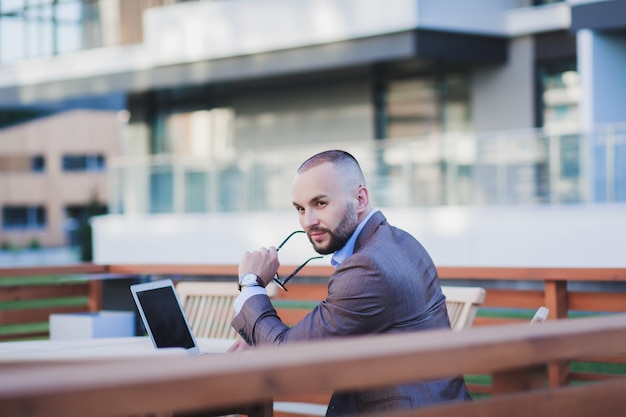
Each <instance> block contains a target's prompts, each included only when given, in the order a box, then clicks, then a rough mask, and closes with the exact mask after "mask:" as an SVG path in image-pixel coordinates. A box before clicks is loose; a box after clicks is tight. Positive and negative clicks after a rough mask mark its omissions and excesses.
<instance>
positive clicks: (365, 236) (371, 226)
mask: <svg viewBox="0 0 626 417" xmlns="http://www.w3.org/2000/svg"><path fill="white" fill-rule="evenodd" d="M385 221H387V219H386V218H385V216H384V214H383V213H381V212H380V211H376V213H374V214H373V215H372V217H370V219H369V220H368V221H367V223H365V226H364V227H363V230H361V233H360V234H359V236H358V237H357V239H356V243H355V244H354V251H355V252H356V251H357V250H359V248H360V247H361V246H362V245H363V243H364V242H367V241H368V240H369V238H370V237H372V235H373V234H374V232H375V231H376V229H377V228H378V226H380V225H381V223H384V222H385Z"/></svg>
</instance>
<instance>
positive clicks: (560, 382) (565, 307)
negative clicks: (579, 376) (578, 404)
mask: <svg viewBox="0 0 626 417" xmlns="http://www.w3.org/2000/svg"><path fill="white" fill-rule="evenodd" d="M545 304H546V307H548V308H549V309H550V314H549V316H548V319H550V320H556V319H565V318H567V313H568V311H569V302H568V294H567V281H548V280H546V282H545ZM548 380H549V383H550V386H551V387H560V386H564V385H567V384H568V383H569V362H567V361H566V362H554V363H551V364H549V365H548Z"/></svg>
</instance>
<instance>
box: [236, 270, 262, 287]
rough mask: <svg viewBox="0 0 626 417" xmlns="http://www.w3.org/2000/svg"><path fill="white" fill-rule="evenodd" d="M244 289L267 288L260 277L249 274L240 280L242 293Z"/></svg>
mask: <svg viewBox="0 0 626 417" xmlns="http://www.w3.org/2000/svg"><path fill="white" fill-rule="evenodd" d="M242 287H261V288H265V282H264V281H263V280H262V279H261V277H259V276H258V275H256V274H254V273H252V272H248V273H246V274H243V275H242V276H241V277H240V278H239V291H241V288H242Z"/></svg>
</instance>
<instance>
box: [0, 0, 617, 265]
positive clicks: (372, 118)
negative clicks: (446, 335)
mask: <svg viewBox="0 0 626 417" xmlns="http://www.w3.org/2000/svg"><path fill="white" fill-rule="evenodd" d="M624 68H626V1H625V0H608V1H594V0H576V1H574V0H570V1H531V0H476V1H466V0H204V1H202V0H200V1H175V0H0V126H1V127H0V205H1V206H2V211H1V213H0V217H1V222H2V230H1V238H0V241H1V242H2V244H3V246H4V247H13V246H25V245H28V244H29V242H30V243H32V242H39V243H40V244H41V245H43V246H65V247H71V246H75V245H77V243H78V242H79V241H80V238H79V236H80V235H81V233H80V232H79V231H80V230H81V226H80V225H81V224H82V227H83V228H84V227H88V224H87V223H86V222H85V220H84V219H85V218H86V217H89V216H91V215H93V214H102V213H103V212H104V211H108V214H107V215H105V216H98V217H97V218H95V219H94V220H93V222H92V224H93V226H94V228H95V234H96V235H95V237H94V243H95V246H96V247H95V249H96V252H95V258H96V261H98V262H159V263H162V262H166V263H171V262H191V263H200V262H236V261H237V260H238V258H239V256H240V254H241V249H242V248H246V249H249V248H250V245H252V247H254V246H256V245H257V244H259V245H270V244H276V243H278V242H279V241H280V240H281V238H282V237H283V236H282V234H286V233H288V231H290V230H291V229H293V228H297V227H298V225H297V222H296V217H295V215H294V214H292V213H290V214H289V216H290V217H289V218H288V220H286V218H285V212H286V211H288V210H289V207H290V206H291V196H290V185H291V178H292V175H293V173H294V172H295V170H296V168H297V166H298V165H299V164H300V163H301V162H302V161H303V160H304V159H305V158H306V157H308V156H310V155H311V154H313V153H314V152H317V151H320V150H323V149H328V148H343V149H346V150H348V151H350V152H352V153H353V154H354V155H355V156H356V157H357V158H358V159H359V160H360V161H361V163H362V165H363V168H364V170H365V175H366V178H367V180H368V185H369V187H370V190H371V193H370V194H371V196H372V197H373V200H374V201H373V203H374V205H375V206H376V207H378V208H382V209H384V211H385V213H386V214H387V213H388V217H389V218H390V220H392V223H396V224H398V225H400V226H402V227H403V228H406V229H408V230H409V231H411V232H413V233H414V234H415V235H416V236H417V237H418V238H419V239H420V240H422V241H423V243H424V244H425V246H426V247H427V248H432V249H431V252H432V253H433V255H434V257H435V260H436V261H439V262H440V263H445V264H455V263H462V264H470V263H490V264H511V263H523V262H526V263H533V262H534V263H537V264H545V263H547V264H558V265H564V266H568V265H569V264H579V263H580V264H583V265H587V264H591V263H596V264H599V265H600V266H611V265H613V264H615V263H620V262H622V263H624V262H626V260H624V257H623V255H620V254H621V253H623V243H621V242H622V240H623V237H620V236H621V235H620V234H619V232H618V231H619V230H620V228H621V230H626V214H624V213H626V210H624V208H625V207H626V206H625V205H623V203H624V202H626V106H625V105H624V97H626V71H625V70H624ZM86 224H87V226H85V225H86ZM622 226H624V228H622ZM622 235H623V233H622ZM579 241H581V242H583V241H584V245H582V246H580V245H578V246H576V243H577V242H579ZM572 245H574V246H572ZM590 248H595V249H596V250H597V251H599V253H598V254H595V253H594V254H592V255H593V257H594V258H593V260H586V259H585V257H586V256H587V255H588V254H589V250H590ZM553 250H557V251H558V254H555V255H554V256H552V255H551V253H552V252H551V251H553ZM83 252H84V250H83ZM511 253H513V254H515V255H514V256H511ZM622 266H623V264H622Z"/></svg>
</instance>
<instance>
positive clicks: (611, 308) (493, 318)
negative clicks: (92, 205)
mask: <svg viewBox="0 0 626 417" xmlns="http://www.w3.org/2000/svg"><path fill="white" fill-rule="evenodd" d="M293 269H294V267H293V266H288V265H287V266H282V267H281V270H280V271H279V272H280V274H281V275H286V274H288V273H289V272H291V271H292V270H293ZM438 271H439V275H440V278H441V280H442V283H443V284H445V285H450V283H453V284H454V285H481V286H485V287H487V294H486V298H485V302H484V305H483V307H482V308H481V309H480V310H479V315H478V317H477V318H476V321H475V327H485V326H489V327H491V326H494V325H514V324H515V323H517V322H520V321H522V322H527V321H528V320H529V317H524V315H523V314H522V318H521V319H520V318H513V317H511V316H510V315H507V314H502V312H503V311H504V312H505V313H507V312H510V311H511V310H515V311H517V312H522V313H524V312H526V313H527V314H529V315H532V313H533V312H534V311H535V310H536V309H537V308H538V307H539V306H542V305H544V306H547V307H548V308H549V309H550V316H549V319H551V320H554V319H564V318H568V317H569V318H571V317H578V316H581V315H585V314H593V315H597V314H606V313H618V312H626V293H625V288H626V269H623V268H464V267H440V268H438ZM331 272H332V269H331V268H330V267H325V266H307V267H305V269H304V270H303V271H302V272H301V277H300V278H296V279H294V280H292V281H291V282H290V283H289V285H288V289H289V291H287V292H283V291H281V290H278V291H277V294H276V296H275V298H274V303H275V305H276V307H277V309H278V310H279V315H280V316H281V317H282V318H283V319H284V320H285V321H286V322H287V323H289V324H293V323H296V322H297V321H298V320H300V319H301V318H302V317H303V316H304V315H305V314H306V313H307V312H308V311H309V310H310V309H311V308H312V307H313V306H314V305H315V304H316V303H317V302H319V301H320V300H322V299H324V298H325V295H326V279H327V277H328V276H329V275H330V273H331ZM236 273H237V267H236V265H107V266H97V265H79V266H73V267H55V268H26V269H24V268H18V269H6V270H1V269H0V282H2V281H3V280H6V279H8V278H7V277H9V276H11V277H16V276H20V277H26V276H29V275H30V276H32V275H66V274H70V275H77V276H78V277H83V278H84V277H89V276H91V277H94V276H95V277H97V276H98V275H100V274H127V275H155V276H156V277H155V278H159V277H165V276H168V277H172V278H173V279H175V280H181V279H191V277H193V279H227V280H232V281H233V283H234V281H235V280H236ZM103 276H106V275H103ZM14 282H15V281H14ZM492 283H493V285H491V284H492ZM60 285H61V286H62V288H56V287H55V288H52V287H51V286H49V285H39V284H37V285H35V286H33V285H24V286H21V285H18V284H16V283H14V284H12V285H8V286H0V301H3V300H10V301H15V302H17V301H19V300H24V299H26V298H42V297H44V296H45V297H49V296H56V295H59V294H64V295H68V294H69V293H73V294H75V295H81V296H84V297H87V299H88V302H86V303H85V305H84V306H83V307H64V308H63V309H62V310H58V309H53V308H52V307H49V308H45V309H41V310H39V311H33V310H32V309H28V308H26V309H24V308H22V309H20V310H13V311H10V312H9V311H8V310H1V311H0V325H6V324H15V323H18V322H23V321H33V320H42V319H43V320H45V317H44V316H46V314H49V313H50V312H53V311H55V312H56V311H79V310H81V309H82V310H84V311H97V310H98V309H99V308H101V306H102V299H101V296H102V287H101V284H100V281H99V280H97V279H95V280H84V281H83V283H82V284H69V283H68V282H67V281H63V282H61V283H60ZM77 285H80V288H79V287H78V286H77ZM607 286H610V288H608V289H606V287H607ZM42 334H45V332H42ZM5 337H6V338H8V337H10V335H5ZM623 374H626V357H625V356H622V355H604V354H603V355H587V356H580V357H578V358H577V360H576V361H569V360H568V361H559V362H551V363H550V364H549V366H548V375H549V379H548V381H549V385H550V386H552V387H559V386H565V385H569V384H571V383H578V382H592V381H596V382H597V381H610V380H613V379H618V378H621V375H623ZM484 376H487V377H486V378H484ZM476 377H477V378H476ZM467 380H468V386H469V387H470V391H471V392H472V393H473V394H487V395H489V394H494V393H497V392H498V391H501V390H502V388H501V386H506V383H504V382H503V381H505V380H503V379H502V378H500V379H499V380H494V378H493V376H491V375H490V374H489V372H488V368H485V369H476V370H475V374H471V375H467ZM514 380H515V378H514ZM505 390H506V389H505ZM307 395H309V394H307ZM318 398H319V399H320V401H322V402H323V401H325V400H326V399H327V394H323V395H321V396H318Z"/></svg>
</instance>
